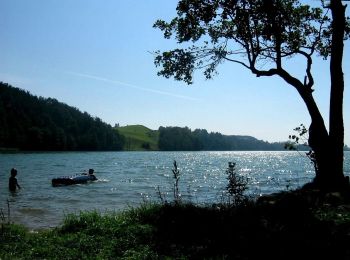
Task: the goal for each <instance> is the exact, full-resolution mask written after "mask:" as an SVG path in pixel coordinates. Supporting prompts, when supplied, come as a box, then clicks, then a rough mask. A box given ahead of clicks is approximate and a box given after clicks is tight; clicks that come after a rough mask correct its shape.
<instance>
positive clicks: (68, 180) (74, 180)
mask: <svg viewBox="0 0 350 260" xmlns="http://www.w3.org/2000/svg"><path fill="white" fill-rule="evenodd" d="M95 180H97V178H96V176H95V175H92V174H89V175H75V176H62V177H58V178H53V179H52V186H54V187H57V186H64V185H73V184H81V183H87V182H90V181H95Z"/></svg>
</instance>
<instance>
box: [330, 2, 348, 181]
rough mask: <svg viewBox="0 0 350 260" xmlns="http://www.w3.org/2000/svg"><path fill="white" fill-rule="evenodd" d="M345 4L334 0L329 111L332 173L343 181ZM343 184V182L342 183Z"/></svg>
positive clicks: (332, 9) (331, 7) (332, 7)
mask: <svg viewBox="0 0 350 260" xmlns="http://www.w3.org/2000/svg"><path fill="white" fill-rule="evenodd" d="M345 8H346V7H345V6H343V5H342V3H341V0H332V1H331V4H330V9H331V11H332V18H333V22H332V30H333V32H332V45H331V59H330V75H331V93H330V111H329V145H330V147H329V149H330V151H331V153H330V158H329V159H330V162H331V164H332V169H331V170H332V174H333V175H334V178H336V179H338V181H341V180H342V179H344V174H343V160H344V152H343V149H344V123H343V93H344V75H343V70H342V60H343V50H344V43H343V41H344V32H345ZM340 185H341V184H340Z"/></svg>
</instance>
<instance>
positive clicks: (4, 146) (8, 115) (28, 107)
mask: <svg viewBox="0 0 350 260" xmlns="http://www.w3.org/2000/svg"><path fill="white" fill-rule="evenodd" d="M122 128H123V127H112V126H110V125H109V124H106V123H104V122H103V121H102V120H101V119H100V118H97V117H92V116H91V115H89V114H88V113H86V112H84V113H83V112H81V111H79V110H78V109H77V108H74V107H71V106H68V105H66V104H64V103H62V102H59V101H57V100H56V99H53V98H43V97H37V96H34V95H32V94H30V93H29V92H28V91H25V90H22V89H19V88H15V87H13V86H11V85H9V84H7V83H3V82H0V151H1V150H2V151H4V150H5V151H6V150H20V151H122V150H130V149H128V146H130V142H132V141H133V139H132V138H130V136H128V134H127V133H126V132H124V131H122ZM146 130H147V131H148V132H145V131H146ZM134 131H136V132H135V133H134V134H136V135H137V134H141V135H142V134H143V135H144V136H148V135H149V132H152V133H153V134H152V138H153V139H154V140H153V143H154V144H155V146H158V147H155V148H152V150H160V151H259V150H260V151H279V150H284V143H283V142H279V143H269V142H265V141H262V140H258V139H256V138H254V137H252V136H238V135H230V136H228V135H223V134H220V133H217V132H210V133H209V132H208V131H207V130H204V129H195V130H193V131H192V130H191V129H190V128H188V127H162V126H161V127H159V129H158V130H150V129H148V128H146V127H139V128H138V127H136V126H135V129H134ZM139 132H142V133H139ZM135 142H136V141H135ZM141 144H142V145H141ZM147 144H148V143H147V141H144V142H141V143H139V142H136V143H135V145H134V146H133V147H134V149H135V150H150V148H151V146H150V145H147ZM147 147H148V148H147ZM152 147H153V146H152ZM305 149H307V148H305V147H300V150H305Z"/></svg>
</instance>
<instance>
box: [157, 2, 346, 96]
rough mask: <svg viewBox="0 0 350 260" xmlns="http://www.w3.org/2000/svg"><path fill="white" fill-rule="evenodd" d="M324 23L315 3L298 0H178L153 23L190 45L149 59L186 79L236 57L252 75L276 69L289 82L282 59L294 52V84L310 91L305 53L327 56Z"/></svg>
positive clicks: (328, 36)
mask: <svg viewBox="0 0 350 260" xmlns="http://www.w3.org/2000/svg"><path fill="white" fill-rule="evenodd" d="M330 23H331V19H330V18H329V16H328V14H327V13H323V11H322V9H321V8H311V7H310V6H308V5H300V4H299V2H298V1H296V0H284V1H280V0H275V1H263V0H258V1H255V0H245V1H236V0H194V1H188V0H182V1H179V3H178V6H177V17H175V18H174V19H172V20H171V21H170V22H165V21H163V20H158V21H156V23H155V24H154V27H156V28H159V29H161V30H162V31H163V32H164V37H165V38H168V39H169V38H170V37H172V36H175V38H176V40H177V41H178V43H185V42H195V43H196V45H192V46H190V47H188V48H184V49H175V50H171V51H165V52H162V53H161V52H159V51H158V52H157V56H156V58H155V64H156V65H157V66H160V67H161V70H160V71H159V72H158V74H159V75H162V76H165V77H167V78H168V77H171V76H174V78H175V79H177V80H183V81H185V82H187V83H189V84H190V83H192V80H193V78H192V76H193V72H194V71H195V70H202V71H203V72H204V75H205V77H206V78H208V79H209V78H212V76H213V75H215V74H216V73H217V70H216V69H217V66H218V65H219V64H221V63H222V62H224V61H231V62H235V63H238V64H240V65H242V66H244V67H246V68H248V69H249V70H251V71H252V72H253V73H254V74H256V75H257V76H272V75H278V76H280V77H282V78H283V79H285V80H286V81H287V82H289V81H293V80H295V79H293V77H292V75H290V74H289V73H288V72H287V71H286V70H285V69H284V65H283V62H282V61H283V60H286V59H290V58H293V57H295V56H300V57H302V58H304V59H305V64H306V66H305V74H306V75H305V77H306V78H305V81H304V84H303V86H300V88H302V87H305V88H307V89H308V90H309V91H311V87H312V86H313V84H314V81H313V77H312V75H311V66H312V60H311V56H312V55H313V54H315V53H318V54H319V55H322V56H323V57H325V58H326V57H328V56H329V54H330V40H331V27H330ZM347 32H348V33H349V27H347Z"/></svg>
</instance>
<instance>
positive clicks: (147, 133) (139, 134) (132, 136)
mask: <svg viewBox="0 0 350 260" xmlns="http://www.w3.org/2000/svg"><path fill="white" fill-rule="evenodd" d="M117 129H118V131H119V133H120V134H122V135H124V136H125V140H126V142H125V147H124V150H127V151H130V150H131V151H144V150H158V131H156V130H151V129H149V128H147V127H145V126H142V125H129V126H123V127H118V128H117ZM145 144H149V149H145V148H144V147H142V146H143V145H145Z"/></svg>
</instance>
